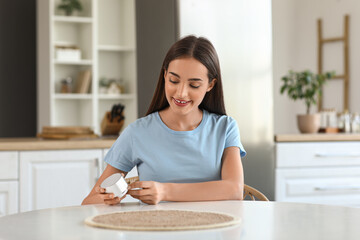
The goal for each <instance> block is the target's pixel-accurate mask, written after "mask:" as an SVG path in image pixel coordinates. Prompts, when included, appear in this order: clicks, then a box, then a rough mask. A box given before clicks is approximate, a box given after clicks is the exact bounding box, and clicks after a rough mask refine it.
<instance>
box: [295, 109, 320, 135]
mask: <svg viewBox="0 0 360 240" xmlns="http://www.w3.org/2000/svg"><path fill="white" fill-rule="evenodd" d="M297 124H298V128H299V130H300V132H301V133H317V132H318V131H319V129H320V114H319V113H316V114H298V115H297Z"/></svg>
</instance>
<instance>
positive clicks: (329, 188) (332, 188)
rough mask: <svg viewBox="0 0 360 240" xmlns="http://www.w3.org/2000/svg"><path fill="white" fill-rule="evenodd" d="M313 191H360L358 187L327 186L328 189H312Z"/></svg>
mask: <svg viewBox="0 0 360 240" xmlns="http://www.w3.org/2000/svg"><path fill="white" fill-rule="evenodd" d="M314 190H315V191H322V192H326V191H339V190H360V186H356V185H355V186H329V187H314Z"/></svg>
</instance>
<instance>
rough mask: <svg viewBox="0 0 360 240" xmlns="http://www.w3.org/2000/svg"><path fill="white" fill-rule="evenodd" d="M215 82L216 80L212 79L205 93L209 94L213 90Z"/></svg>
mask: <svg viewBox="0 0 360 240" xmlns="http://www.w3.org/2000/svg"><path fill="white" fill-rule="evenodd" d="M216 81H217V79H216V78H214V79H213V80H212V81H211V82H210V84H209V87H208V89H207V90H206V92H210V91H211V89H213V87H214V86H215V83H216Z"/></svg>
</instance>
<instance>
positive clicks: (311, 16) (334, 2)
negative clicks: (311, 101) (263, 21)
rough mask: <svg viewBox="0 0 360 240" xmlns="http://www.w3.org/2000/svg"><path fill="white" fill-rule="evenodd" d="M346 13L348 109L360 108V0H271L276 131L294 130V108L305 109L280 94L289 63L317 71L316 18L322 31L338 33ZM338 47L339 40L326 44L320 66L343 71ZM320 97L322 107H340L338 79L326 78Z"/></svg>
mask: <svg viewBox="0 0 360 240" xmlns="http://www.w3.org/2000/svg"><path fill="white" fill-rule="evenodd" d="M345 14H349V15H350V43H349V44H350V54H349V55H350V65H349V67H350V89H349V97H350V100H349V108H350V109H349V110H350V112H360V94H359V93H360V67H359V64H360V54H359V53H360V1H359V0H272V21H273V79H274V130H275V134H281V133H297V132H298V130H297V126H296V114H299V113H305V104H304V103H302V102H293V101H292V100H290V99H289V98H288V97H287V96H286V95H280V93H279V89H280V85H281V81H280V79H281V77H282V76H283V75H285V74H286V73H287V71H288V70H290V69H292V70H295V71H301V70H305V69H309V70H312V71H314V72H317V19H318V18H321V19H322V20H323V37H325V38H328V37H340V36H342V35H343V25H344V15H345ZM342 50H343V45H342V44H341V43H332V44H331V45H326V46H325V47H324V58H323V59H324V67H323V69H324V71H329V70H335V71H336V73H337V74H339V75H340V74H342V73H343V51H342ZM323 99H324V106H323V107H324V108H336V109H337V110H338V111H342V110H343V108H342V104H343V100H342V99H343V89H342V84H341V81H339V80H332V81H330V82H328V83H327V84H326V86H325V87H324V95H323ZM312 110H313V111H315V110H316V107H315V106H314V107H313V108H312Z"/></svg>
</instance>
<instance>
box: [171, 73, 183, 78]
mask: <svg viewBox="0 0 360 240" xmlns="http://www.w3.org/2000/svg"><path fill="white" fill-rule="evenodd" d="M169 73H171V74H172V75H174V76H175V77H177V78H180V76H179V74H176V73H174V72H169Z"/></svg>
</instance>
